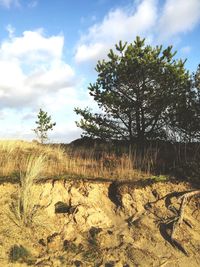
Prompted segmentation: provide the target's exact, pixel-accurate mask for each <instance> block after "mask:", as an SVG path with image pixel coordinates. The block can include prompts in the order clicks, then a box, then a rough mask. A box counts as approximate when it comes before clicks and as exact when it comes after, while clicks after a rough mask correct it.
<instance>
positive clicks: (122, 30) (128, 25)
mask: <svg viewBox="0 0 200 267" xmlns="http://www.w3.org/2000/svg"><path fill="white" fill-rule="evenodd" d="M156 19H157V1H156V0H143V1H140V3H139V5H138V6H137V7H136V8H135V7H133V10H132V12H130V11H129V10H126V9H122V8H118V9H115V10H112V11H110V12H109V13H108V15H106V16H105V18H104V19H103V21H102V22H101V23H99V24H94V25H93V26H92V27H90V28H89V30H88V33H87V34H84V35H83V36H82V37H81V40H80V42H79V44H78V46H77V50H76V55H75V60H76V61H77V62H84V61H87V60H96V59H97V58H98V59H99V58H101V57H102V56H105V55H106V54H107V52H108V49H109V48H110V47H111V46H113V45H114V44H115V43H117V42H118V41H119V40H123V41H132V40H133V39H134V37H135V36H136V35H138V34H140V35H141V34H142V35H148V34H149V30H150V29H152V27H154V26H155V23H156Z"/></svg>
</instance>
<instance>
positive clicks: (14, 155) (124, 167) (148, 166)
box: [0, 140, 157, 179]
mask: <svg viewBox="0 0 200 267" xmlns="http://www.w3.org/2000/svg"><path fill="white" fill-rule="evenodd" d="M86 154H87V153H86ZM156 157H157V153H156V152H153V153H152V151H150V150H149V151H146V153H145V155H144V156H139V155H138V154H137V155H136V153H132V154H131V155H127V154H123V155H122V156H118V157H117V156H116V155H114V154H112V153H102V155H101V157H100V158H99V159H96V158H95V157H94V156H93V153H88V156H84V157H82V152H81V151H80V153H79V151H76V153H71V151H70V150H69V149H68V150H64V149H63V148H62V147H60V146H51V145H41V144H39V143H34V142H25V141H15V140H6V141H5V140H2V141H0V176H1V177H18V178H19V179H21V178H20V177H25V176H27V172H31V171H33V172H34V173H35V172H36V173H37V167H36V169H35V170H32V169H33V165H34V164H33V162H32V161H33V159H34V161H37V159H38V160H39V159H41V158H42V159H43V164H42V168H41V170H40V173H37V175H35V176H37V179H40V178H45V179H48V178H53V177H54V178H62V177H63V178H64V177H65V176H67V177H68V178H70V176H71V177H77V178H106V179H109V178H113V179H137V178H145V177H149V176H150V175H151V171H152V168H153V167H154V164H155V162H156ZM30 166H31V167H30ZM27 177H28V176H27Z"/></svg>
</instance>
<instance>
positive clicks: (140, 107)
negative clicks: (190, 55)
mask: <svg viewBox="0 0 200 267" xmlns="http://www.w3.org/2000/svg"><path fill="white" fill-rule="evenodd" d="M115 48H116V49H115V50H116V51H113V50H110V52H109V54H108V59H107V60H103V61H98V64H97V66H96V71H97V73H98V77H97V80H96V82H95V83H94V84H90V85H89V87H88V89H89V93H90V95H91V96H92V97H93V98H94V100H95V101H96V102H97V104H98V106H99V108H100V110H101V113H92V111H91V110H90V109H89V108H85V109H81V108H75V112H76V113H77V114H78V115H80V116H81V120H80V121H79V122H77V126H78V127H80V128H82V129H83V130H84V132H83V134H84V135H86V136H91V137H99V138H102V139H123V140H128V141H129V142H132V141H134V140H137V141H139V142H140V143H142V142H143V141H144V140H147V139H151V140H152V139H156V138H159V139H170V138H171V137H172V133H174V134H175V135H179V136H180V135H184V136H186V137H188V136H189V137H190V139H191V137H194V136H195V134H196V133H197V131H199V128H198V122H197V117H198V116H199V114H200V112H199V110H198V109H197V106H198V105H197V104H198V101H197V99H198V97H197V91H196V90H194V86H193V82H192V80H191V77H190V75H189V72H188V71H187V70H186V69H185V67H184V64H185V61H182V60H181V59H180V60H177V59H175V58H174V56H175V54H176V52H173V51H172V46H168V47H167V48H166V49H163V47H162V46H156V47H151V46H150V45H145V39H141V38H140V37H137V38H136V40H135V41H134V43H131V44H127V43H125V44H123V43H122V42H121V41H120V42H119V44H118V45H116V47H115ZM198 77H199V76H198Z"/></svg>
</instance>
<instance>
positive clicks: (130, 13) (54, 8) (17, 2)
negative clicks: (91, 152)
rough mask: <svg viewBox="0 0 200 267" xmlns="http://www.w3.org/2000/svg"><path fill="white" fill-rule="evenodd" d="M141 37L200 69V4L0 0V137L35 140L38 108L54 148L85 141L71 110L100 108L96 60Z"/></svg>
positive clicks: (193, 0) (180, 0)
mask: <svg viewBox="0 0 200 267" xmlns="http://www.w3.org/2000/svg"><path fill="white" fill-rule="evenodd" d="M136 35H140V36H141V37H145V38H146V41H147V42H148V43H150V44H151V45H153V46H154V45H157V44H163V46H164V47H166V46H168V45H173V47H174V50H177V51H178V53H177V55H176V56H177V57H179V58H183V59H185V58H187V59H188V60H187V62H186V67H187V68H188V69H189V70H190V71H191V72H192V71H195V70H196V68H197V65H198V64H199V63H200V52H199V48H200V0H135V1H134V0H132V1H131V0H96V1H93V0H82V1H81V0H74V1H71V0H68V1H67V0H56V1H55V0H0V123H1V131H0V138H17V139H28V140H32V139H34V138H35V136H34V132H33V131H32V129H33V128H34V127H35V120H36V116H37V113H38V110H39V108H40V107H41V108H43V109H44V110H45V111H47V112H48V113H49V114H50V115H52V118H53V120H54V121H56V123H57V125H56V127H55V128H54V131H52V132H51V134H50V138H51V141H54V142H70V141H72V140H73V139H75V138H77V137H79V136H80V133H81V131H80V129H78V128H77V127H76V125H75V122H74V121H75V120H77V119H78V118H77V117H76V115H75V114H74V112H73V109H74V107H77V106H78V107H86V106H90V107H93V108H94V109H95V108H96V105H95V103H94V102H93V100H92V99H91V98H90V97H89V95H88V91H87V86H88V84H89V83H90V82H92V81H95V78H96V73H95V71H94V67H95V65H96V63H97V60H99V59H103V58H106V55H107V52H108V51H109V49H110V48H112V47H113V46H114V44H115V43H117V42H118V41H119V40H123V41H128V42H133V41H134V39H135V37H136Z"/></svg>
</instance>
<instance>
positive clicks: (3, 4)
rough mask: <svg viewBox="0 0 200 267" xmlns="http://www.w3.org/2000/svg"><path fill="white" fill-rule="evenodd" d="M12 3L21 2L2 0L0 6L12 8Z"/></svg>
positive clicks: (17, 3)
mask: <svg viewBox="0 0 200 267" xmlns="http://www.w3.org/2000/svg"><path fill="white" fill-rule="evenodd" d="M12 5H13V6H19V5H20V4H19V1H18V0H0V6H3V7H5V8H10V7H11V6H12Z"/></svg>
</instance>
